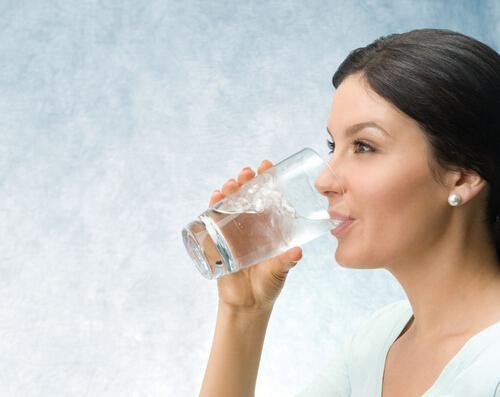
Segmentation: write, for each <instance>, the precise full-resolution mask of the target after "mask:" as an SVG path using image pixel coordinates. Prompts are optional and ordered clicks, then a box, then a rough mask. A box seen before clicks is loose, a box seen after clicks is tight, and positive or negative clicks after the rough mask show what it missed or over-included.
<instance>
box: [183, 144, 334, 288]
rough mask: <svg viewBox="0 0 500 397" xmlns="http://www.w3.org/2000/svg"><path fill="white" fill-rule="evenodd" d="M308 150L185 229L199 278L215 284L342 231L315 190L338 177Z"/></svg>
mask: <svg viewBox="0 0 500 397" xmlns="http://www.w3.org/2000/svg"><path fill="white" fill-rule="evenodd" d="M328 161H329V159H328V158H325V159H323V158H322V157H321V156H320V155H319V154H318V153H316V152H315V151H314V150H313V149H310V148H305V149H303V150H301V151H299V152H297V153H295V154H293V155H292V156H290V157H288V158H286V159H284V160H282V161H281V162H279V163H278V164H276V165H275V166H273V167H271V168H270V169H268V170H266V171H265V172H263V173H262V174H260V175H258V176H256V177H255V178H253V179H252V180H250V181H248V182H247V183H245V184H244V185H243V186H241V188H240V189H239V190H238V191H237V192H235V193H233V194H231V195H229V196H227V197H226V198H225V199H224V200H222V201H219V202H218V203H216V204H215V205H214V206H212V207H211V208H209V209H208V210H206V211H205V212H203V213H202V214H201V215H200V216H199V217H198V219H196V220H195V221H193V222H191V223H189V224H188V225H187V226H186V227H185V228H184V229H183V230H182V237H183V241H184V245H185V247H186V250H187V251H188V253H189V255H190V256H191V258H192V259H193V261H194V262H195V264H196V267H197V268H198V270H199V271H200V272H201V274H202V275H203V276H204V277H206V278H208V279H216V278H219V277H222V276H224V275H226V274H230V273H234V272H237V271H238V270H240V269H243V268H246V267H249V266H252V265H255V264H257V263H260V262H262V261H264V260H266V259H270V258H272V257H273V256H275V255H278V254H280V253H282V252H284V251H286V250H288V249H289V248H292V247H294V246H298V245H301V244H305V243H307V242H309V241H311V240H313V239H315V238H317V237H319V236H321V235H323V234H324V233H326V232H329V231H330V230H332V229H335V228H336V227H338V226H339V225H340V224H341V223H342V220H343V219H334V218H332V217H331V216H330V214H329V212H328V206H329V202H328V199H327V198H326V197H325V196H323V195H322V194H321V193H320V192H319V191H318V190H317V188H316V186H317V181H318V178H330V179H331V178H332V177H333V178H334V179H335V184H336V185H335V186H342V185H341V183H340V181H339V177H338V176H337V175H336V174H335V173H334V172H333V170H332V169H331V167H330V165H329V162H328Z"/></svg>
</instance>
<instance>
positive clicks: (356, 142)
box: [326, 139, 375, 154]
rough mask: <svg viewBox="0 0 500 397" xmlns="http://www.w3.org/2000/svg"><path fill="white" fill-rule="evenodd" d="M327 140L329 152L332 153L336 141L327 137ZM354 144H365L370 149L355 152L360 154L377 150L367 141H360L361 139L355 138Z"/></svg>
mask: <svg viewBox="0 0 500 397" xmlns="http://www.w3.org/2000/svg"><path fill="white" fill-rule="evenodd" d="M326 142H327V145H328V148H329V149H330V152H329V154H332V153H333V151H334V150H335V142H332V141H330V140H329V139H327V140H326ZM352 145H353V146H356V145H363V146H364V147H365V148H367V149H368V150H365V151H362V152H355V153H358V154H361V153H369V152H374V151H375V149H374V148H373V147H372V146H370V145H369V144H367V143H366V142H363V141H360V140H359V139H355V140H354V141H352Z"/></svg>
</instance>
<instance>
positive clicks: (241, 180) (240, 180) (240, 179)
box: [238, 168, 255, 186]
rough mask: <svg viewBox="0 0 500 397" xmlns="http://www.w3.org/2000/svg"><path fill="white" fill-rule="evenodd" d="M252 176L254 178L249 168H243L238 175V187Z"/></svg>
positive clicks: (252, 171)
mask: <svg viewBox="0 0 500 397" xmlns="http://www.w3.org/2000/svg"><path fill="white" fill-rule="evenodd" d="M254 176H255V172H254V170H252V169H251V168H243V170H242V171H241V172H240V174H239V175H238V183H239V185H240V186H241V185H243V184H244V183H246V182H248V181H249V180H250V179H252V178H253V177H254Z"/></svg>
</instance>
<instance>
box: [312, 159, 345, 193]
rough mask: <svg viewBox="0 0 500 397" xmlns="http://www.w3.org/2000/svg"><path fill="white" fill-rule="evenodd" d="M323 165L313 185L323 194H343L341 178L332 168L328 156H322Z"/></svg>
mask: <svg viewBox="0 0 500 397" xmlns="http://www.w3.org/2000/svg"><path fill="white" fill-rule="evenodd" d="M323 160H324V164H325V167H324V168H323V170H322V171H321V173H320V174H319V176H318V177H317V178H316V181H315V182H314V187H315V188H316V190H317V191H318V192H320V193H321V194H322V195H323V196H328V195H331V194H332V193H336V194H340V195H343V194H344V193H345V190H344V186H343V183H342V179H341V178H340V176H339V175H338V173H337V172H336V171H335V170H334V169H333V166H332V164H331V159H330V158H323Z"/></svg>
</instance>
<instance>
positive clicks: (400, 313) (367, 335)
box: [296, 299, 500, 397]
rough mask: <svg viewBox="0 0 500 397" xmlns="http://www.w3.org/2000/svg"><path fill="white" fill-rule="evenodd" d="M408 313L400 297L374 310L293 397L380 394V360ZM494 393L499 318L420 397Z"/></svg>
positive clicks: (499, 395) (499, 394) (499, 359)
mask: <svg viewBox="0 0 500 397" xmlns="http://www.w3.org/2000/svg"><path fill="white" fill-rule="evenodd" d="M412 315H413V313H412V309H411V306H410V303H409V302H408V301H407V300H406V299H404V300H402V301H398V302H395V303H391V304H389V305H387V306H385V307H383V308H382V309H379V310H378V311H377V312H375V314H373V315H372V316H371V318H369V320H368V321H367V322H366V323H365V325H364V326H362V327H361V328H360V329H359V330H358V331H357V332H356V333H355V334H354V336H353V337H352V338H351V339H350V341H349V342H348V343H346V344H345V345H344V347H343V349H342V353H341V354H340V355H339V356H337V357H335V359H334V360H332V362H331V364H329V365H327V367H326V368H325V369H324V370H323V371H321V373H320V374H319V375H318V376H317V378H316V379H315V380H314V381H313V382H312V383H311V384H310V385H309V386H308V387H307V388H306V389H304V390H303V391H302V392H301V393H299V394H298V395H297V396H296V397H328V396H331V397H347V396H350V397H380V396H381V394H382V378H383V374H384V367H385V359H386V357H387V353H388V351H389V348H390V347H391V345H392V343H393V342H394V341H395V340H396V339H397V338H398V336H399V335H400V334H401V332H402V331H403V329H404V327H405V326H406V324H407V323H408V321H409V320H410V319H411V317H412ZM438 396H439V397H443V396H450V397H451V396H453V397H483V396H484V397H500V321H498V322H497V323H495V324H493V325H491V326H489V327H487V328H485V329H484V330H482V331H480V332H478V333H477V334H475V335H474V336H472V337H471V338H470V339H469V340H468V341H467V342H466V343H465V345H464V346H463V347H462V348H461V349H460V351H459V352H458V353H457V354H456V355H455V356H454V357H453V358H452V359H451V360H450V361H449V362H448V364H447V365H446V366H445V367H444V369H443V371H442V372H441V374H440V375H439V377H438V378H437V379H436V381H435V382H434V384H433V385H432V386H431V388H430V389H428V390H427V391H426V392H425V393H424V394H423V395H422V397H438Z"/></svg>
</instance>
